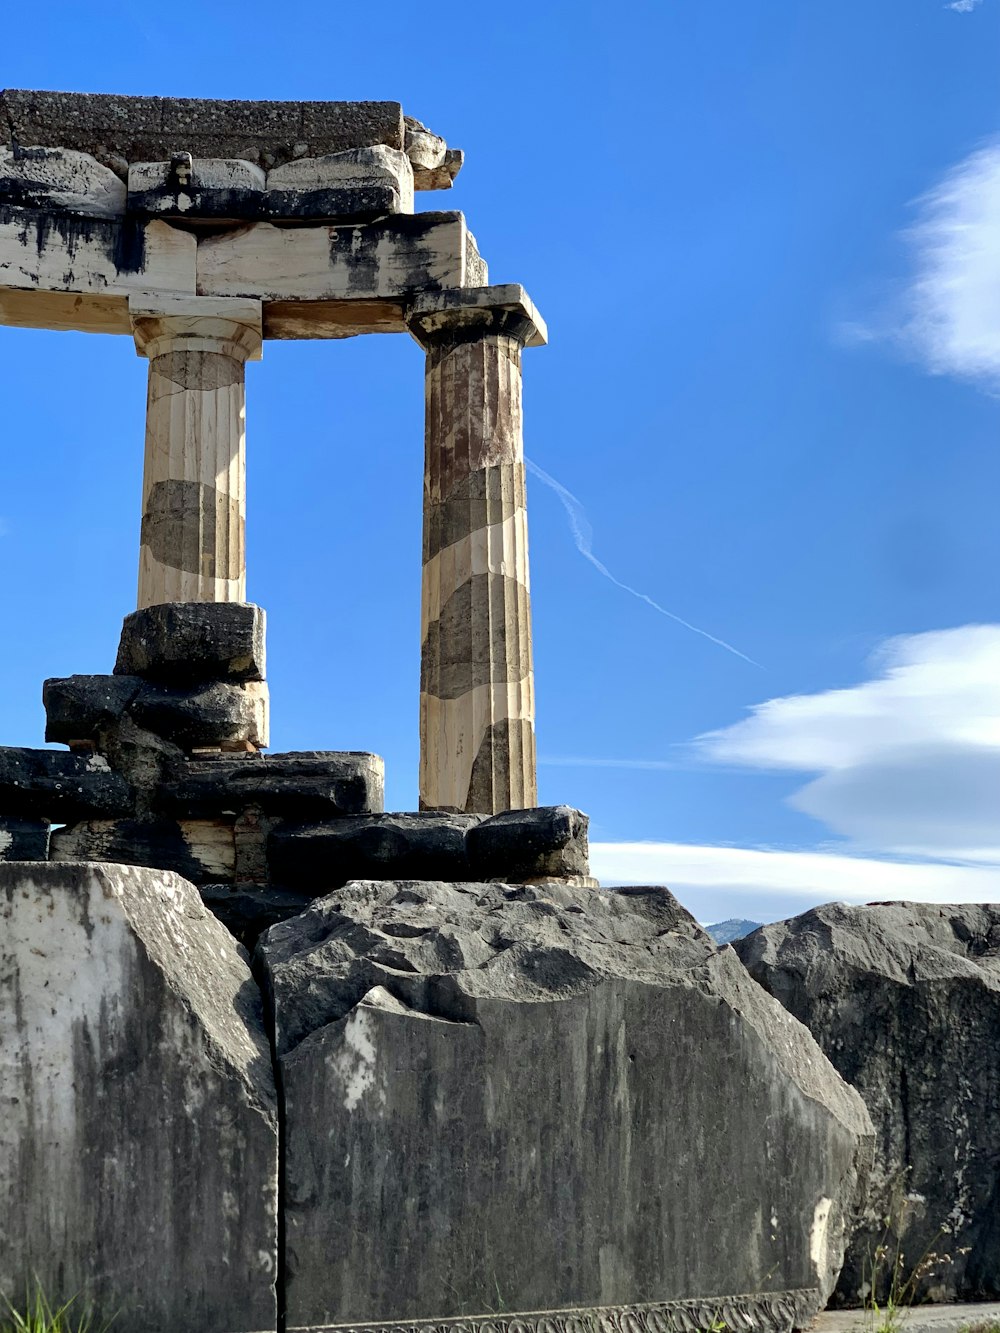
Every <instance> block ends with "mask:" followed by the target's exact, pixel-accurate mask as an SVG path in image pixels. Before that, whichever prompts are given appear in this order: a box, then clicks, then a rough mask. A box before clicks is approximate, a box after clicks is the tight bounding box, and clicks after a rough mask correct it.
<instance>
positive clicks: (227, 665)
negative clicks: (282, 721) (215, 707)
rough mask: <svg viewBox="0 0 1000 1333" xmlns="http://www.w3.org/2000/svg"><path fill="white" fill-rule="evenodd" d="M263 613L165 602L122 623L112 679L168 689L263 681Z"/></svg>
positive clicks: (248, 607) (237, 605)
mask: <svg viewBox="0 0 1000 1333" xmlns="http://www.w3.org/2000/svg"><path fill="white" fill-rule="evenodd" d="M264 629H265V617H264V612H263V611H262V610H261V608H260V607H259V606H254V605H253V604H252V603H251V602H167V603H164V604H162V605H159V606H147V607H144V608H142V610H139V611H133V612H132V614H131V615H129V616H126V617H125V622H124V624H123V626H122V637H121V643H120V645H119V648H118V661H117V662H116V664H115V675H116V676H122V675H125V676H143V677H145V678H146V679H149V680H161V681H164V682H166V683H168V684H177V685H182V684H189V683H191V682H194V681H206V680H233V681H243V680H263V679H264Z"/></svg>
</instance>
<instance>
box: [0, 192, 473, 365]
mask: <svg viewBox="0 0 1000 1333" xmlns="http://www.w3.org/2000/svg"><path fill="white" fill-rule="evenodd" d="M485 276H486V270H485V265H484V263H483V261H482V259H481V258H480V256H479V252H478V249H477V248H476V243H475V240H474V238H473V237H472V235H471V233H470V232H469V230H468V227H467V226H466V223H465V219H464V217H463V216H462V214H461V213H447V212H445V213H418V214H415V215H407V214H396V215H394V216H392V217H389V218H385V219H382V220H380V221H378V222H372V223H364V224H362V223H347V224H343V225H340V226H327V225H321V226H306V227H293V228H287V227H274V226H272V225H271V224H269V223H259V224H256V225H252V226H247V227H239V228H235V229H232V230H230V231H227V232H225V233H223V234H220V235H215V236H207V237H204V238H202V239H201V240H199V239H198V238H196V237H195V236H194V235H193V234H191V233H190V232H187V231H180V230H177V229H175V228H174V227H172V226H171V225H170V224H169V223H166V222H162V221H151V222H142V221H138V220H135V219H130V218H127V219H124V220H107V219H103V218H73V217H66V216H64V215H61V214H59V213H58V212H56V211H52V210H40V209H25V208H7V207H4V206H2V205H0V324H7V325H12V326H14V327H18V328H50V329H57V330H63V329H66V330H76V331H80V332H84V333H119V334H131V333H132V332H133V326H132V322H131V320H130V317H129V310H128V298H129V297H130V296H134V297H136V298H137V300H136V304H137V305H141V304H143V303H145V304H146V305H147V306H149V307H155V306H156V305H157V304H158V303H159V302H161V301H162V300H163V299H164V297H167V296H186V297H194V296H201V297H233V296H241V297H247V298H249V299H250V300H258V301H263V302H264V309H263V320H264V336H265V337H268V338H273V337H278V338H331V337H332V338H337V337H345V336H346V337H351V336H354V335H355V334H358V333H366V332H394V333H395V332H402V331H404V330H405V329H406V327H407V325H406V315H405V307H407V306H408V305H409V304H410V303H412V301H413V300H414V298H415V297H416V296H417V295H418V294H420V293H422V292H432V293H433V292H436V291H440V290H442V289H449V290H450V291H454V290H455V289H462V288H464V287H466V286H467V285H471V284H476V285H477V287H478V285H479V284H481V283H482V282H483V280H484V278H485ZM489 290H494V289H492V288H491V289H489ZM341 303H343V304H342V305H341Z"/></svg>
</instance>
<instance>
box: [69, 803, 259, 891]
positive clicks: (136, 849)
mask: <svg viewBox="0 0 1000 1333" xmlns="http://www.w3.org/2000/svg"><path fill="white" fill-rule="evenodd" d="M49 855H50V857H51V859H52V860H53V861H112V862H120V863H121V864H123V865H130V866H146V867H148V868H149V869H153V870H171V871H175V872H176V873H177V874H178V875H182V876H183V877H184V878H185V879H188V880H190V881H191V882H192V883H193V884H211V883H214V882H216V881H232V879H233V878H234V873H235V866H236V848H235V836H234V833H233V825H232V822H231V821H225V820H210V819H188V820H173V819H89V820H86V821H85V822H83V823H80V824H67V825H66V827H65V828H61V829H56V831H55V832H54V833H53V834H52V838H51V843H50V852H49Z"/></svg>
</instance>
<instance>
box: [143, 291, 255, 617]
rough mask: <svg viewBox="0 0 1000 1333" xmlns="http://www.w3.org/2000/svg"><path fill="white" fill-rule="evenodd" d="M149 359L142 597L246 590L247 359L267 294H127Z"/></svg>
mask: <svg viewBox="0 0 1000 1333" xmlns="http://www.w3.org/2000/svg"><path fill="white" fill-rule="evenodd" d="M130 314H131V317H132V328H133V332H134V334H135V344H136V349H137V351H138V352H139V355H140V356H145V357H147V358H148V360H149V391H148V396H147V400H146V457H145V469H144V474H143V486H142V536H141V547H140V553H139V601H138V605H139V607H140V608H141V607H144V606H153V605H156V604H158V603H161V602H242V601H245V600H246V547H245V529H246V454H245V429H246V395H245V385H244V366H245V363H246V362H247V361H248V360H259V359H260V354H261V303H260V302H259V301H244V300H237V299H225V298H218V299H213V298H205V297H164V298H162V299H160V298H157V299H156V301H155V304H154V303H153V299H152V298H133V299H132V300H131V301H130Z"/></svg>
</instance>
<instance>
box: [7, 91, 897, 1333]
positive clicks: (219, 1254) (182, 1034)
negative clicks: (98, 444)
mask: <svg viewBox="0 0 1000 1333" xmlns="http://www.w3.org/2000/svg"><path fill="white" fill-rule="evenodd" d="M0 113H2V114H0V133H2V132H4V130H5V132H6V143H5V145H4V146H0V323H4V324H8V325H14V326H21V327H41V328H48V329H57V330H58V329H74V330H82V331H84V332H92V333H117V334H123V335H129V336H132V337H133V338H134V340H135V345H136V349H137V351H138V353H139V355H140V356H143V357H145V358H146V359H147V360H148V362H149V369H148V375H149V394H148V401H147V417H146V452H145V470H144V482H143V512H142V520H141V538H140V552H139V586H138V608H137V610H135V611H133V612H132V613H131V614H129V615H127V616H126V617H125V621H124V626H123V631H122V636H121V641H120V644H119V647H118V654H117V660H116V662H115V665H114V668H113V671H112V672H111V673H110V674H108V675H103V676H73V677H69V678H68V679H61V680H49V681H47V682H46V683H45V686H44V692H43V697H44V704H45V712H46V731H45V739H46V741H47V742H50V743H53V744H56V745H62V746H64V747H66V748H65V749H63V750H56V749H13V748H6V749H0V863H2V864H0V917H2V925H0V1105H2V1106H3V1107H4V1114H3V1116H2V1117H0V1296H6V1297H7V1298H9V1299H11V1300H16V1299H17V1298H18V1296H19V1293H21V1292H23V1290H24V1288H25V1285H26V1284H27V1283H29V1282H30V1281H31V1280H32V1278H33V1276H37V1278H38V1280H39V1281H40V1282H41V1284H42V1286H43V1287H44V1289H45V1290H46V1291H48V1292H49V1293H50V1295H52V1296H53V1298H55V1299H64V1298H65V1297H66V1296H68V1295H71V1294H73V1293H77V1292H79V1293H82V1294H83V1296H85V1297H86V1298H87V1299H88V1300H90V1301H93V1302H94V1303H95V1304H96V1306H97V1308H98V1309H99V1310H100V1311H103V1312H105V1313H110V1312H112V1311H117V1312H118V1319H117V1321H116V1324H115V1327H116V1329H118V1330H120V1331H121V1333H140V1330H141V1333H168V1331H169V1333H177V1331H178V1330H187V1333H264V1331H265V1330H276V1329H280V1330H288V1331H289V1333H292V1331H294V1330H307V1329H309V1330H312V1331H313V1333H321V1330H323V1329H331V1328H334V1327H338V1328H344V1327H349V1328H358V1329H369V1330H374V1329H382V1328H386V1327H391V1326H393V1325H396V1326H399V1327H405V1328H410V1327H423V1326H424V1324H425V1323H426V1322H427V1321H431V1322H432V1323H433V1324H434V1326H436V1327H438V1326H439V1327H441V1328H442V1329H444V1328H449V1327H453V1326H454V1327H456V1328H460V1329H462V1330H463V1333H464V1331H465V1330H469V1331H470V1333H472V1331H473V1330H476V1331H477V1333H588V1331H589V1330H592V1329H595V1328H599V1329H600V1330H602V1333H634V1331H635V1330H641V1331H642V1333H673V1331H674V1330H678V1331H683V1333H691V1331H692V1330H694V1329H698V1328H704V1327H707V1326H708V1325H710V1324H714V1323H717V1322H718V1321H720V1320H721V1321H724V1322H725V1324H726V1326H727V1327H728V1328H729V1329H731V1330H739V1329H753V1328H764V1329H767V1330H774V1333H786V1331H787V1330H790V1329H792V1328H799V1327H802V1326H803V1325H804V1324H805V1323H807V1322H808V1320H809V1319H810V1318H811V1316H812V1315H813V1314H814V1313H815V1312H816V1311H817V1310H818V1309H819V1308H820V1307H821V1306H822V1305H823V1304H824V1303H825V1302H826V1301H827V1299H828V1298H829V1297H830V1295H831V1293H834V1292H835V1291H836V1290H837V1283H838V1279H839V1276H840V1273H841V1267H842V1263H843V1260H844V1255H845V1249H847V1251H848V1254H849V1256H850V1254H852V1253H853V1251H852V1250H851V1248H850V1247H851V1245H852V1243H853V1242H852V1235H854V1232H855V1227H856V1226H857V1225H859V1219H861V1224H862V1225H863V1209H864V1207H865V1206H866V1199H867V1196H868V1182H869V1178H870V1176H871V1169H872V1148H873V1143H874V1132H875V1131H874V1129H873V1125H872V1120H871V1118H870V1116H869V1111H868V1109H866V1105H865V1101H864V1100H863V1099H862V1096H861V1095H859V1092H858V1091H857V1090H856V1089H855V1088H854V1087H852V1086H850V1084H849V1083H848V1082H847V1081H845V1079H844V1078H842V1077H841V1076H840V1074H838V1072H837V1070H836V1069H835V1068H834V1064H837V1065H838V1066H839V1067H840V1068H841V1069H842V1072H845V1073H846V1075H847V1077H848V1078H850V1071H848V1070H845V1069H844V1067H843V1063H842V1062H841V1061H839V1060H838V1058H837V1049H836V1043H834V1045H833V1046H832V1047H830V1046H829V1044H828V1043H826V1042H824V1045H825V1046H827V1049H828V1054H829V1057H830V1058H829V1059H828V1058H827V1055H826V1054H824V1053H823V1051H822V1050H821V1049H820V1046H819V1045H817V1042H816V1041H815V1040H814V1038H813V1037H812V1036H810V1033H809V1032H808V1031H807V1029H806V1027H804V1026H802V1024H801V1023H800V1022H799V1021H797V1019H796V1018H793V1017H792V1016H791V1015H790V1014H789V1013H788V1012H787V1011H786V1008H785V1007H783V1004H782V1003H779V1000H781V1001H782V1002H783V1003H787V1000H788V997H787V996H786V995H785V994H784V993H783V992H782V990H781V989H780V988H777V987H773V986H772V987H770V988H771V989H773V990H774V991H775V994H776V995H777V997H778V998H777V999H775V998H773V997H772V996H771V995H769V994H768V993H767V991H766V990H765V989H764V987H763V986H761V985H758V984H757V982H756V981H754V980H753V979H752V978H751V976H750V975H749V973H748V972H747V971H746V969H745V968H744V967H743V965H742V964H741V963H740V961H739V960H738V958H737V956H736V954H735V953H734V952H733V950H731V949H729V948H722V949H719V948H717V947H716V946H715V945H714V944H713V942H712V940H711V939H710V938H709V937H708V935H707V934H706V933H705V932H704V931H703V930H702V929H701V928H700V927H699V926H698V925H697V924H696V923H695V922H694V920H693V919H692V918H691V917H690V915H689V914H688V913H686V912H685V911H684V909H683V908H682V907H681V906H680V905H679V904H678V903H677V902H676V901H675V899H674V898H673V897H672V896H671V895H670V893H669V892H668V891H667V890H665V889H659V888H635V889H617V890H614V891H601V890H599V889H598V886H597V884H596V881H595V880H593V879H592V878H591V877H590V873H589V865H588V852H587V819H586V816H585V815H583V814H581V813H580V812H579V811H576V810H573V809H570V808H568V807H565V806H554V807H546V808H539V807H538V806H537V784H536V772H535V742H534V689H533V675H532V655H531V622H530V603H529V592H528V588H529V580H528V553H527V524H526V495H525V477H524V459H523V449H522V426H521V354H522V350H523V349H524V348H525V347H532V346H536V345H540V344H542V343H544V342H545V336H546V335H545V327H544V324H543V323H542V321H541V319H540V317H539V315H538V314H537V312H536V311H535V309H534V307H533V305H532V304H531V302H530V300H529V299H528V297H527V296H526V295H525V293H524V291H523V289H522V288H520V287H519V286H516V285H512V284H508V285H499V286H497V285H493V286H491V285H489V284H488V278H487V270H486V265H485V262H484V260H483V259H482V257H481V256H480V254H479V251H478V248H477V246H476V243H475V240H474V238H473V236H472V234H471V232H470V231H469V230H468V227H467V225H466V222H465V219H464V217H463V215H462V214H461V213H459V212H422V213H414V211H413V195H414V190H429V189H446V188H449V187H450V186H451V185H452V184H453V182H454V180H455V177H456V175H457V173H458V171H459V169H460V167H461V164H462V154H461V153H460V152H458V151H457V150H455V149H452V148H449V147H448V146H447V145H446V143H445V142H444V140H443V139H441V138H439V137H438V136H437V135H435V134H433V133H432V132H431V131H430V130H428V129H427V128H426V127H424V126H423V125H422V124H420V122H418V121H416V120H413V119H411V118H410V117H407V116H404V115H403V112H402V108H401V107H400V106H399V105H398V104H397V103H392V102H366V103H345V102H339V103H338V102H329V103H315V102H304V103H298V102H297V103H283V102H281V103H278V102H262V103H258V102H254V103H249V102H247V103H245V102H212V101H192V100H185V99H168V98H125V97H108V96H91V95H78V94H65V93H40V92H10V91H8V92H5V93H3V94H0ZM374 332H380V333H384V332H409V333H411V334H412V335H413V336H414V337H415V338H416V339H417V340H418V341H419V342H420V344H421V345H422V346H423V347H424V348H425V350H426V354H427V362H426V430H425V442H424V443H425V473H424V549H423V591H422V599H423V600H422V606H423V609H422V644H421V691H420V788H419V789H420V809H419V810H418V811H414V812H402V813H387V812H385V811H384V809H383V767H382V761H381V759H379V758H378V757H377V756H375V755H372V754H358V753H328V752H306V753H295V754H269V753H268V754H266V753H264V752H265V751H266V749H267V746H268V719H269V697H268V689H267V683H266V665H265V623H264V613H263V611H262V610H261V609H260V608H258V607H257V606H255V605H253V604H252V603H249V602H247V601H246V568H245V557H244V521H245V515H246V503H247V497H246V492H245V467H244V451H245V438H244V418H245V401H244V374H245V365H246V363H247V362H248V361H251V360H256V359H258V358H259V357H260V355H261V349H262V346H263V343H264V341H265V340H267V339H269V338H343V337H353V336H356V335H361V334H365V333H374ZM754 947H756V946H754ZM744 956H745V957H747V958H748V961H749V956H748V955H744ZM754 975H756V976H759V977H760V980H762V981H763V982H764V984H765V985H768V986H770V983H769V981H768V979H767V977H766V976H764V975H762V973H761V971H760V969H759V968H756V967H755V972H754ZM788 1007H790V1008H793V1009H795V1007H796V1006H794V1005H789V1006H788ZM806 1007H807V1006H803V1005H801V1004H800V1005H798V1009H799V1010H800V1011H803V1012H800V1013H799V1016H800V1017H803V1018H804V1020H805V1021H806V1022H808V1021H809V1016H808V1014H807V1013H805V1012H804V1009H805V1008H806ZM820 1039H821V1041H823V1037H822V1035H820ZM831 1061H833V1063H831ZM852 1081H853V1080H852ZM859 1086H861V1090H862V1092H864V1090H865V1089H864V1086H862V1085H860V1084H859ZM869 1206H870V1205H869Z"/></svg>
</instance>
